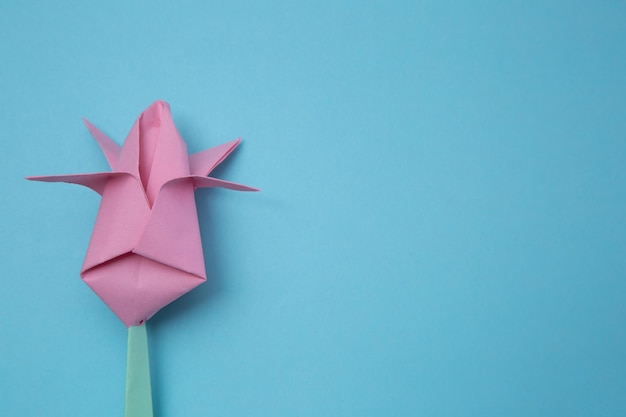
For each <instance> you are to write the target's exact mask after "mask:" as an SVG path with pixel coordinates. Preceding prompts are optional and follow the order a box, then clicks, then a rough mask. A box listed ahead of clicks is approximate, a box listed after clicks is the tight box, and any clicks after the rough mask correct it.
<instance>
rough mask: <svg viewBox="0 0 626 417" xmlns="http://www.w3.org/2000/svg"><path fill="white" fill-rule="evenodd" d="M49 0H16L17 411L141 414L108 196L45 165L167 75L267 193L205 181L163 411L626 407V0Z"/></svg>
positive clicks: (170, 86) (4, 82)
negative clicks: (101, 246)
mask: <svg viewBox="0 0 626 417" xmlns="http://www.w3.org/2000/svg"><path fill="white" fill-rule="evenodd" d="M40 3H41V4H37V5H36V6H35V5H32V4H31V3H29V2H17V1H8V2H2V4H1V5H0V57H1V59H2V65H0V91H1V92H2V100H0V126H1V132H2V135H1V136H2V140H0V158H1V161H2V163H0V181H1V184H2V189H3V193H2V197H0V201H1V205H0V210H1V211H0V212H1V213H2V216H0V230H2V240H1V241H0V245H1V250H0V265H2V273H1V277H2V278H0V282H1V287H0V415H3V416H4V415H7V416H16V415H24V416H30V415H33V416H35V415H36V416H90V417H97V416H107V417H110V416H116V415H118V416H121V415H123V404H124V377H125V363H126V330H125V329H124V326H123V325H121V324H120V323H119V321H118V320H117V319H116V318H115V317H114V315H113V314H112V313H111V312H110V311H109V310H108V309H107V308H106V306H105V305H104V304H103V303H102V302H101V301H100V300H99V299H98V298H97V297H96V296H95V295H94V294H92V293H91V291H90V290H89V288H88V287H87V286H85V285H84V284H83V282H82V281H81V280H80V278H79V276H78V273H79V270H80V267H81V263H82V260H83V258H84V255H85V250H86V247H87V244H88V241H89V236H90V233H91V230H92V226H93V221H94V220H95V217H96V212H97V208H98V203H99V200H98V198H97V195H95V194H93V193H91V192H89V191H88V190H80V189H71V187H69V186H67V187H66V186H63V185H59V186H58V187H54V186H51V185H48V184H32V183H27V182H26V181H24V180H23V177H24V176H25V175H33V174H36V173H42V174H45V173H54V172H60V171H62V172H86V171H92V170H95V169H98V168H101V169H106V168H107V164H106V161H105V160H104V158H102V156H101V155H100V153H99V150H98V149H97V148H96V147H95V146H93V143H92V140H91V138H90V137H89V134H88V132H86V130H85V129H84V127H83V125H82V122H81V120H80V118H81V117H87V118H89V119H90V120H92V121H93V122H94V123H96V124H97V125H98V126H103V127H106V128H107V130H106V131H105V133H107V135H109V136H111V137H112V138H113V139H115V140H117V141H118V143H120V142H121V140H122V139H123V138H124V137H125V136H126V134H127V133H128V132H127V129H128V126H129V125H130V124H132V122H133V120H134V118H135V117H136V113H137V109H142V108H144V107H145V106H147V105H149V104H150V103H151V102H152V101H154V100H155V99H159V98H160V99H164V100H167V101H169V102H170V103H172V108H173V111H174V117H175V119H176V121H177V126H178V127H179V129H180V131H181V134H182V135H183V137H184V138H185V140H186V142H187V144H188V147H189V151H190V152H194V151H199V150H201V149H203V147H204V146H205V145H206V143H222V142H223V141H227V140H231V139H232V138H235V137H239V136H241V137H242V138H243V145H242V146H241V148H239V149H238V150H237V151H236V152H235V153H234V154H233V155H232V160H231V161H226V162H225V163H224V166H222V167H221V168H220V172H217V173H215V175H216V176H219V177H222V178H228V179H229V180H233V181H242V182H243V181H248V182H250V183H252V184H254V185H258V186H259V187H262V188H263V193H260V194H258V195H256V196H255V198H254V199H250V198H249V196H242V195H238V194H235V193H228V192H220V191H219V190H210V191H199V192H198V194H197V197H196V199H197V205H198V208H199V218H200V224H201V228H202V238H203V242H204V248H205V257H206V264H207V274H208V277H209V281H208V282H207V283H206V284H203V285H202V286H200V287H198V289H196V290H194V292H192V293H190V294H188V295H186V296H184V297H183V298H181V299H180V300H179V301H177V302H176V304H173V305H171V306H169V307H167V308H166V309H164V310H163V311H161V312H160V313H159V314H157V315H156V316H155V317H154V318H153V319H152V320H151V322H150V325H151V327H150V349H151V350H150V355H151V365H152V377H153V381H154V384H153V387H152V389H153V397H154V414H155V415H158V416H167V417H175V416H185V417H189V416H204V415H211V416H229V417H236V416H251V415H259V416H323V415H328V416H363V417H374V416H376V417H378V416H383V415H393V416H401V417H404V416H406V417H408V416H416V415H423V416H455V417H456V416H481V417H492V416H493V417H496V416H497V417H500V416H523V417H526V416H561V415H563V416H590V415H602V416H616V417H617V416H619V417H622V416H624V415H626V357H625V355H624V352H626V332H624V330H623V329H624V317H625V315H626V311H625V309H626V307H625V306H626V304H625V303H624V296H625V295H626V294H625V293H626V281H625V280H624V277H625V276H626V261H625V260H626V256H625V248H626V221H625V218H624V213H626V139H625V138H626V118H624V109H625V108H626V91H625V90H626V48H624V45H625V44H626V25H625V24H624V22H626V3H624V2H621V1H593V2H591V1H552V2H545V1H525V2H498V1H484V2H479V3H476V2H460V1H449V2H441V1H420V2H417V1H396V2H386V3H385V2H379V3H374V2H368V3H363V2H336V1H322V2H279V1H268V2H252V1H248V2H246V1H233V2H224V3H223V4H221V5H218V4H216V3H214V2H205V1H193V0H191V1H188V2H184V4H183V5H181V4H179V3H177V2H163V1H156V2H155V1H150V2H148V1H134V2H128V1H121V0H115V1H112V2H107V4H106V5H104V4H103V3H102V2H95V1H91V0H89V1H68V2H40ZM231 162H232V163H231ZM98 164H99V165H98Z"/></svg>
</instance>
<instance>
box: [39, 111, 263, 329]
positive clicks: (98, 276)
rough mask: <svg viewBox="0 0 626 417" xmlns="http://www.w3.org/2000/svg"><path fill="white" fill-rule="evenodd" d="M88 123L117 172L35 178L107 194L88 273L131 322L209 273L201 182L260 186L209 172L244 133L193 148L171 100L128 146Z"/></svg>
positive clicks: (143, 120) (135, 131) (146, 116)
mask: <svg viewBox="0 0 626 417" xmlns="http://www.w3.org/2000/svg"><path fill="white" fill-rule="evenodd" d="M85 124H86V125H87V128H88V129H89V131H90V132H91V134H92V135H93V137H94V138H95V139H96V141H97V142H98V144H99V145H100V147H101V149H102V151H103V152H104V154H105V157H106V158H107V161H108V162H109V165H110V166H111V172H99V173H93V174H76V175H59V176H40V177H28V179H30V180H35V181H45V182H68V183H73V184H80V185H84V186H86V187H89V188H91V189H92V190H94V191H96V192H97V193H99V194H101V195H102V202H101V204H100V208H99V210H98V216H97V218H96V224H95V226H94V230H93V234H92V236H91V241H90V243H89V248H88V249H87V255H86V257H85V261H84V263H83V267H82V270H81V273H80V275H81V277H82V279H83V280H84V281H85V282H86V283H87V285H89V286H90V287H91V289H92V290H94V291H95V292H96V294H98V296H100V298H102V300H103V301H104V302H105V303H106V304H107V305H108V306H109V307H110V308H111V310H113V312H114V313H115V314H116V315H117V316H118V317H119V318H120V319H121V320H122V321H123V322H124V324H125V325H126V326H128V327H130V326H134V325H137V324H139V323H141V322H142V321H144V320H147V319H149V318H150V317H152V316H153V315H154V314H155V313H156V312H157V311H159V310H160V309H161V308H162V307H164V306H165V305H167V304H169V303H170V302H172V301H174V300H175V299H176V298H178V297H180V296H181V295H183V294H185V293H186V292H188V291H190V290H191V289H193V288H195V287H196V286H198V285H199V284H201V283H203V282H204V281H206V271H205V267H204V257H203V253H202V242H201V239H200V230H199V227H198V216H197V211H196V204H195V199H194V190H195V189H196V188H200V187H204V188H207V187H222V188H229V189H231V190H239V191H258V190H257V189H255V188H252V187H248V186H245V185H241V184H236V183H232V182H228V181H223V180H220V179H217V178H211V177H207V175H208V174H209V173H210V172H211V171H212V170H213V169H214V168H215V167H216V166H217V165H218V164H219V163H220V162H222V161H223V160H224V159H225V158H226V157H227V156H228V155H229V154H230V153H231V152H232V151H233V150H234V149H235V147H236V146H237V145H238V144H239V142H240V140H239V139H237V140H235V141H232V142H228V143H225V144H223V145H220V146H216V147H214V148H211V149H208V150H205V151H202V152H198V153H196V154H193V155H188V154H187V147H186V146H185V142H184V141H183V140H182V138H181V137H180V135H179V133H178V131H177V130H176V127H175V126H174V121H173V120H172V115H171V112H170V108H169V106H168V104H167V103H165V102H163V101H157V102H155V103H153V104H152V105H151V106H150V107H148V108H147V109H146V110H145V111H144V112H143V113H142V114H141V115H140V116H139V118H138V119H137V121H136V122H135V124H134V125H133V127H132V129H131V131H130V133H129V134H128V137H127V138H126V141H125V142H124V145H123V146H122V147H120V146H118V145H117V144H116V143H115V142H113V141H112V140H111V139H109V138H108V137H107V136H106V135H105V134H104V133H102V132H101V131H99V130H98V129H97V128H96V127H95V126H93V125H92V124H91V123H89V122H88V121H86V120H85Z"/></svg>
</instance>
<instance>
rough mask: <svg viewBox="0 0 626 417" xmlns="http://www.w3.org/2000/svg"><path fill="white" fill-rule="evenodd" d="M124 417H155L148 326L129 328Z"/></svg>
mask: <svg viewBox="0 0 626 417" xmlns="http://www.w3.org/2000/svg"><path fill="white" fill-rule="evenodd" d="M124 417H153V416H152V389H151V388H150V360H149V356H148V334H147V332H146V324H145V323H143V324H142V325H139V326H131V327H129V328H128V358H127V364H126V404H125V406H124Z"/></svg>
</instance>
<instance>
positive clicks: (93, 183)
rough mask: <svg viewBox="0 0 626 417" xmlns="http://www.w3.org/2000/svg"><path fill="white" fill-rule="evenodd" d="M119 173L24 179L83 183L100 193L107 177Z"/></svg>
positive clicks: (118, 173) (29, 178)
mask: <svg viewBox="0 0 626 417" xmlns="http://www.w3.org/2000/svg"><path fill="white" fill-rule="evenodd" d="M120 175H124V174H123V173H121V172H96V173H93V174H70V175H45V176H35V177H26V179H27V180H31V181H41V182H67V183H69V184H78V185H84V186H85V187H88V188H91V189H92V190H94V191H95V192H97V193H98V194H100V195H102V194H103V193H104V187H105V186H106V184H107V182H108V181H109V179H110V178H112V177H115V176H120Z"/></svg>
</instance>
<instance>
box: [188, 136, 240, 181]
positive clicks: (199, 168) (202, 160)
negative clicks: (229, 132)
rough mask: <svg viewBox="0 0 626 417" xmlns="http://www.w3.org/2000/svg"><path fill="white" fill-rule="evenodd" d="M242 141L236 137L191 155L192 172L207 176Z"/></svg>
mask: <svg viewBox="0 0 626 417" xmlns="http://www.w3.org/2000/svg"><path fill="white" fill-rule="evenodd" d="M240 142H241V139H236V140H233V141H232V142H227V143H224V144H222V145H219V146H216V147H214V148H211V149H207V150H205V151H202V152H197V153H194V154H192V155H190V156H189V170H190V171H191V174H192V175H201V176H204V177H206V176H207V175H209V174H210V173H211V171H213V170H214V169H215V167H216V166H218V165H219V164H221V163H222V161H223V160H224V159H226V157H227V156H228V155H230V153H231V152H232V151H234V150H235V148H236V147H237V145H239V143H240Z"/></svg>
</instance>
